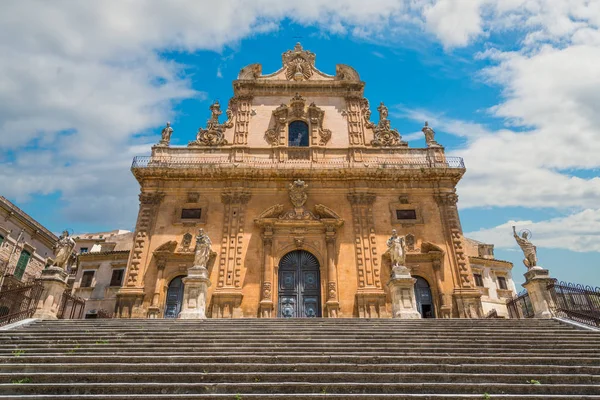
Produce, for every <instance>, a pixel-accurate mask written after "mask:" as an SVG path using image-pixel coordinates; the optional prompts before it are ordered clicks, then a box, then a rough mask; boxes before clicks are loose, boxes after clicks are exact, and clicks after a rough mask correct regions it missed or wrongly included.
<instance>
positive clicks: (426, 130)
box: [421, 121, 441, 147]
mask: <svg viewBox="0 0 600 400" xmlns="http://www.w3.org/2000/svg"><path fill="white" fill-rule="evenodd" d="M421 131H422V132H423V134H424V135H425V143H427V147H441V146H440V144H439V143H438V142H436V141H435V139H434V138H435V131H434V130H433V129H431V127H430V126H429V124H428V123H427V121H425V126H423V129H421Z"/></svg>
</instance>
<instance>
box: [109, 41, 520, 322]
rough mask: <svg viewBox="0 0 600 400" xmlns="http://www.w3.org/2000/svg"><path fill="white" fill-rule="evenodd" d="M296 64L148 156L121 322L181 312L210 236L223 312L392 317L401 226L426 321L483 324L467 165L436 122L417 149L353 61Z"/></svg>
mask: <svg viewBox="0 0 600 400" xmlns="http://www.w3.org/2000/svg"><path fill="white" fill-rule="evenodd" d="M282 62H283V66H282V68H281V69H280V70H278V71H276V72H274V73H271V74H263V71H262V66H261V65H260V64H252V65H249V66H247V67H245V68H243V69H242V70H241V72H240V73H239V76H238V79H237V80H235V81H234V82H233V89H234V96H233V97H232V98H231V100H230V101H229V103H228V105H227V108H226V110H225V111H224V112H223V110H222V108H221V105H220V104H219V103H218V102H215V103H214V104H213V105H211V107H210V119H209V120H208V122H207V124H206V127H203V128H200V129H199V130H198V132H197V137H196V140H194V141H192V142H190V143H189V144H188V145H187V146H171V145H170V138H171V134H172V133H173V129H172V128H171V127H170V126H169V125H168V124H167V126H166V127H165V129H163V132H162V139H161V141H160V142H159V143H158V144H157V145H155V146H154V147H153V148H152V153H151V156H145V157H136V158H135V159H134V163H133V166H132V172H133V174H134V176H135V178H136V179H137V181H138V182H139V184H140V188H141V189H140V195H139V199H140V206H139V214H138V218H137V223H136V227H135V232H134V239H133V247H132V250H131V253H130V255H129V259H128V262H127V271H126V278H125V280H124V282H123V287H122V288H121V289H120V290H119V292H118V293H117V303H116V310H115V311H116V313H117V316H119V317H123V318H127V317H134V318H169V317H177V314H178V313H179V312H180V310H181V302H182V300H183V299H182V295H183V285H184V283H183V281H182V279H183V278H184V277H185V276H186V274H187V269H188V268H190V267H191V266H192V263H193V259H194V243H195V236H196V234H197V233H198V231H199V229H203V231H204V232H205V233H206V234H207V235H208V236H209V238H210V239H211V240H212V255H211V257H210V261H209V263H208V271H209V279H210V282H211V285H210V287H209V292H208V299H207V310H206V312H207V316H208V317H209V318H241V317H250V318H252V317H258V318H275V317H330V318H336V317H338V318H339V317H342V318H349V317H356V318H390V317H391V314H392V307H391V303H390V293H389V288H388V282H389V279H390V278H389V277H390V273H391V266H390V259H389V256H387V254H386V250H387V248H388V247H387V244H386V243H387V240H388V238H389V237H390V235H391V233H392V230H396V231H397V233H398V235H404V236H405V239H406V252H407V255H406V264H407V267H408V268H409V270H410V273H411V275H412V277H413V278H415V294H416V302H417V306H418V307H417V309H418V311H419V312H420V313H421V315H422V316H423V317H435V318H452V317H460V318H478V317H483V315H484V307H483V306H482V294H483V292H482V290H481V289H480V288H478V287H477V286H478V285H477V282H476V281H475V278H474V273H473V270H472V268H471V263H470V257H469V254H467V247H468V244H467V243H466V239H465V238H464V237H463V232H462V228H461V224H460V218H459V215H458V210H457V202H458V196H457V194H456V189H455V187H456V184H457V183H458V182H459V180H460V179H461V177H462V176H463V174H464V173H465V167H464V165H463V162H462V159H460V158H452V157H448V156H446V155H445V153H444V147H443V146H441V145H440V144H438V143H437V142H436V141H435V138H434V131H433V130H432V129H431V128H430V127H429V126H427V124H425V127H424V128H423V133H424V135H425V138H426V142H427V147H425V148H411V147H409V145H408V143H406V142H405V141H403V140H402V137H401V135H400V134H399V132H398V131H397V130H396V129H394V128H393V127H392V123H391V121H390V119H389V116H388V110H387V108H386V107H385V105H384V104H383V103H381V104H380V105H379V107H378V108H377V111H378V114H379V115H378V116H372V115H371V111H370V107H369V102H368V100H367V99H365V98H364V95H363V91H364V87H365V83H364V82H362V81H361V80H360V78H359V74H358V73H357V71H355V70H354V69H353V68H352V67H350V66H348V65H341V64H338V65H337V66H336V71H335V75H328V74H325V73H323V72H321V71H319V70H318V69H316V67H315V55H314V54H313V53H311V52H310V51H307V50H304V49H303V48H302V47H301V46H300V44H298V45H296V47H295V48H294V49H293V50H290V51H287V52H285V53H284V54H283V55H282ZM222 114H224V115H222ZM496 264H498V265H500V266H499V267H498V268H500V269H502V268H505V269H506V271H507V272H508V273H510V268H512V264H510V263H505V264H506V265H504V264H502V262H499V263H496ZM496 264H494V265H496ZM509 278H510V275H509ZM511 283H512V281H511ZM513 288H514V284H513ZM497 303H502V301H500V302H497Z"/></svg>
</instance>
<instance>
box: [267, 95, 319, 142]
mask: <svg viewBox="0 0 600 400" xmlns="http://www.w3.org/2000/svg"><path fill="white" fill-rule="evenodd" d="M324 118H325V111H323V110H322V109H321V108H319V107H318V106H317V105H316V104H315V103H311V104H310V105H309V106H308V107H306V99H305V98H304V97H302V96H301V95H300V94H299V93H296V95H295V96H294V97H292V98H291V99H290V102H289V104H281V105H280V106H279V107H277V108H276V109H275V110H274V111H273V113H272V117H271V124H270V128H269V129H267V131H266V132H265V140H266V141H267V143H269V144H270V145H271V146H279V145H285V144H286V132H287V126H288V124H289V123H290V122H292V121H294V120H302V121H305V122H306V123H308V125H309V127H310V128H309V130H310V132H311V136H312V137H313V139H312V140H313V143H312V144H313V145H315V144H316V145H319V146H324V145H326V144H327V142H329V140H330V139H331V130H329V129H325V128H323V120H324ZM317 137H318V141H317V140H316V138H317ZM314 142H316V143H314Z"/></svg>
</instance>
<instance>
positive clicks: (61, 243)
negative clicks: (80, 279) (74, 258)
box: [52, 230, 75, 271]
mask: <svg viewBox="0 0 600 400" xmlns="http://www.w3.org/2000/svg"><path fill="white" fill-rule="evenodd" d="M74 248H75V241H74V240H73V238H72V237H70V236H69V231H67V230H64V231H63V233H62V235H60V237H59V238H58V242H56V244H55V245H54V254H56V258H55V259H54V264H52V266H56V267H59V268H62V269H63V270H65V271H66V269H67V263H68V262H69V259H70V258H71V253H73V249H74Z"/></svg>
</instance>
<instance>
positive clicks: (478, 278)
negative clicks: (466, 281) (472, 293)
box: [473, 274, 483, 287]
mask: <svg viewBox="0 0 600 400" xmlns="http://www.w3.org/2000/svg"><path fill="white" fill-rule="evenodd" d="M473 277H474V278H475V285H476V286H479V287H483V277H482V276H481V274H473Z"/></svg>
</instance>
